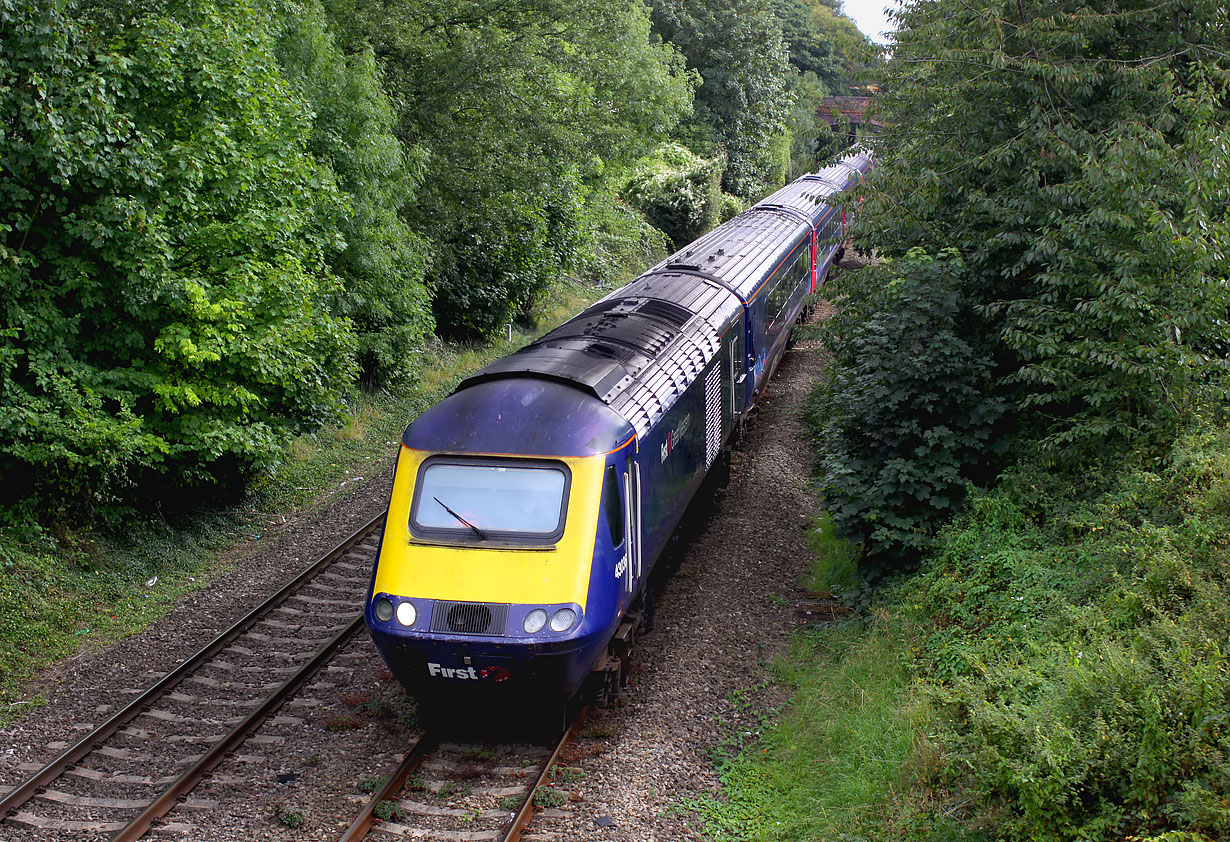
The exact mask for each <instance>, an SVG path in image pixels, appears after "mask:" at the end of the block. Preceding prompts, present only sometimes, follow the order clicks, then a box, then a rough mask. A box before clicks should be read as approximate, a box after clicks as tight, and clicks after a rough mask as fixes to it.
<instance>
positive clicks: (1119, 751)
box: [707, 422, 1230, 842]
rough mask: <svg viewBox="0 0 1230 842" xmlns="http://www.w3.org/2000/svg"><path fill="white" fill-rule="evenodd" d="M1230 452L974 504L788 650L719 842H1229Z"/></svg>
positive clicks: (1012, 490)
mask: <svg viewBox="0 0 1230 842" xmlns="http://www.w3.org/2000/svg"><path fill="white" fill-rule="evenodd" d="M1228 454H1230V431H1227V429H1226V428H1225V427H1224V426H1222V425H1220V424H1218V423H1215V422H1207V423H1202V424H1200V425H1198V426H1197V427H1196V428H1195V429H1193V430H1191V431H1190V432H1188V433H1187V434H1186V435H1184V436H1183V437H1182V438H1181V439H1180V440H1179V441H1178V443H1177V444H1176V445H1175V447H1174V449H1173V450H1172V452H1171V453H1170V454H1168V456H1167V458H1166V459H1164V460H1162V461H1161V462H1148V463H1144V462H1140V461H1138V462H1137V464H1135V465H1131V466H1127V467H1123V468H1119V469H1107V470H1105V471H1104V472H1099V473H1095V474H1081V475H1077V476H1073V475H1063V474H1057V473H1056V472H1055V471H1054V470H1053V469H1050V468H1048V467H1047V466H1043V465H1039V464H1036V463H1031V464H1026V465H1023V466H1021V467H1020V468H1018V469H1016V470H1014V471H1012V472H1011V473H1010V474H1009V475H1007V476H1006V477H1004V478H1003V480H1002V481H1001V482H1000V483H998V484H997V485H996V486H995V487H994V488H993V489H992V490H991V491H989V492H986V493H980V494H976V495H975V496H974V497H973V498H971V500H970V501H969V504H968V507H967V510H966V512H965V513H964V514H963V515H962V516H961V517H960V518H958V519H957V520H956V521H955V522H954V523H952V524H951V525H949V526H948V527H946V528H945V529H943V530H941V531H940V533H939V535H938V537H937V538H936V542H935V547H934V550H933V552H932V553H931V555H930V556H929V557H928V560H927V561H926V562H925V563H924V564H923V566H922V568H921V569H920V571H919V572H918V574H917V575H916V576H914V577H912V578H909V579H907V580H903V581H899V582H897V583H895V584H893V585H892V586H890V587H887V588H885V589H884V591H883V592H882V593H881V594H880V595H879V596H878V597H877V598H876V599H875V600H874V602H873V603H871V605H870V606H869V608H868V609H867V610H866V612H864V614H863V617H862V618H861V619H859V620H855V621H851V622H849V623H846V624H843V625H841V626H838V627H834V628H823V629H814V630H810V631H808V632H806V633H804V634H802V635H800V637H799V640H798V642H797V643H796V646H795V650H794V651H793V653H792V655H791V656H790V657H789V658H787V659H785V660H783V661H782V662H781V663H779V664H778V665H777V667H776V669H777V675H778V677H779V679H780V680H782V681H784V682H786V683H788V684H789V685H790V686H791V687H793V688H794V697H793V701H792V703H791V704H790V706H789V707H788V708H787V709H786V710H785V711H783V713H782V715H781V717H780V721H779V723H778V724H777V725H776V726H775V727H774V728H773V729H772V730H771V731H769V732H768V734H767V736H766V737H765V739H764V742H763V744H762V745H758V746H757V747H756V748H755V749H754V750H751V751H746V752H744V753H743V754H742V755H740V756H739V758H738V759H737V760H735V761H733V762H731V763H729V764H728V765H727V766H726V767H725V768H724V770H723V776H724V780H725V782H726V784H727V790H728V794H729V802H725V803H723V802H713V803H712V804H710V805H708V808H707V815H708V817H709V818H710V820H711V825H710V826H711V829H712V830H713V832H714V835H715V836H716V837H718V838H739V839H744V838H747V839H775V840H802V839H849V840H853V839H866V840H883V839H890V838H905V839H918V840H924V839H926V840H930V839H944V840H988V842H989V840H1075V839H1090V840H1122V839H1133V840H1141V842H1144V841H1145V840H1158V842H1160V840H1168V842H1177V840H1183V842H1211V841H1212V840H1215V839H1223V838H1226V836H1227V835H1228V834H1230V775H1228V774H1227V771H1226V770H1227V768H1228V766H1227V761H1228V760H1230V720H1228V717H1227V711H1228V710H1230V681H1228V678H1230V645H1228V644H1230V455H1228ZM827 561H828V559H826V558H824V557H822V558H820V559H819V562H818V563H819V565H820V566H821V568H822V571H821V572H822V575H828V576H836V577H837V578H840V576H841V573H842V571H841V567H842V565H843V564H845V563H846V562H844V561H841V560H840V559H839V563H838V565H837V569H836V570H832V569H829V570H826V569H824V568H825V566H826V563H827Z"/></svg>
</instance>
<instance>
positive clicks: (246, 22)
mask: <svg viewBox="0 0 1230 842" xmlns="http://www.w3.org/2000/svg"><path fill="white" fill-rule="evenodd" d="M715 8H716V7H715ZM719 11H720V13H718V14H715V15H712V16H710V15H708V14H706V13H704V11H703V10H702V9H700V7H690V6H689V7H686V8H685V7H684V6H671V5H669V4H665V0H664V2H663V3H651V4H647V3H644V2H642V0H612V2H604V3H601V4H597V5H595V4H593V3H590V2H581V0H511V2H510V0H410V2H403V1H402V0H398V2H391V0H273V2H253V1H252V0H107V1H106V2H100V0H29V1H28V2H27V1H26V0H0V47H2V48H0V113H2V114H3V115H4V117H3V119H2V121H0V474H2V475H3V476H4V477H5V482H4V484H3V487H2V488H0V564H2V567H0V686H2V687H3V690H2V691H0V692H3V693H4V694H6V698H8V697H9V694H11V693H13V692H14V691H15V688H16V687H17V685H18V683H19V682H20V681H21V680H22V679H23V678H24V677H27V676H29V675H30V672H31V670H32V669H34V668H35V667H37V666H40V665H44V664H47V663H49V662H50V661H51V660H53V659H54V658H56V657H59V656H62V655H65V654H68V653H70V652H72V651H73V650H74V648H75V646H76V645H77V644H78V643H82V642H85V643H97V642H99V641H106V640H110V639H114V638H115V637H116V636H119V635H122V634H125V633H128V632H129V631H131V630H133V629H135V628H137V627H139V626H140V625H141V624H142V623H144V622H146V621H147V620H148V619H150V618H152V617H154V616H156V615H157V613H158V612H159V611H161V610H162V609H163V608H164V607H165V606H166V605H167V604H169V602H170V601H171V600H172V599H173V598H174V595H175V594H177V593H181V592H182V591H183V589H185V588H188V589H190V588H191V587H194V586H197V585H198V584H203V582H204V579H202V581H201V583H197V582H195V581H193V580H194V579H195V578H199V577H200V576H203V575H205V574H207V573H208V571H211V570H218V569H221V567H223V566H225V562H220V561H218V559H217V556H218V554H219V553H223V554H224V555H226V557H230V555H229V551H227V550H226V547H227V546H228V545H229V544H230V543H232V542H233V541H234V540H235V530H237V529H238V530H240V532H241V533H242V534H245V535H246V534H249V533H251V534H253V535H254V534H258V533H259V532H261V531H263V530H261V529H260V528H259V525H260V518H259V517H257V516H256V515H254V514H252V512H253V511H267V512H268V511H274V512H276V511H278V507H279V506H283V505H292V504H293V505H301V504H303V503H304V501H305V500H310V499H313V498H314V497H315V496H316V495H317V494H318V493H320V492H321V490H322V487H323V489H324V490H329V489H330V488H331V487H336V485H337V483H338V482H343V481H344V482H349V481H350V477H352V476H357V475H360V474H366V475H371V474H373V473H375V472H374V471H372V470H370V468H371V467H372V465H371V462H372V461H374V460H375V459H377V458H387V454H384V456H383V457H378V456H377V455H376V454H375V453H374V452H373V451H372V450H370V449H369V450H366V451H362V447H363V445H354V446H355V447H359V448H360V450H361V451H362V452H361V453H352V452H351V451H350V450H347V448H348V447H349V445H347V444H345V442H349V441H351V440H352V439H353V440H354V441H357V442H365V441H369V440H373V437H375V439H374V440H375V441H377V442H383V441H385V440H388V441H393V440H395V439H396V435H395V432H389V429H387V428H389V427H390V425H392V426H393V427H398V426H401V425H403V424H404V423H405V422H406V421H408V420H409V419H410V418H412V417H413V416H414V415H415V414H417V412H418V411H420V410H421V409H422V408H423V407H424V406H425V405H426V404H425V403H424V402H428V403H429V402H430V401H431V400H434V399H435V398H438V397H439V396H440V395H441V394H442V391H441V390H442V389H444V388H445V386H444V385H443V384H444V383H446V382H447V381H448V378H447V377H444V376H442V375H441V373H440V370H439V368H438V364H439V363H440V360H441V357H444V358H446V359H447V358H451V357H457V356H458V355H457V354H454V353H453V352H452V351H450V350H449V349H453V348H464V347H468V346H469V345H470V344H471V343H477V344H476V345H475V346H474V347H477V348H485V349H488V350H486V351H483V352H481V353H480V354H479V357H481V359H488V358H489V357H490V355H491V354H494V353H496V352H497V351H508V350H510V346H509V345H508V344H507V341H506V340H504V339H503V337H504V336H506V331H507V332H508V334H513V335H515V336H516V337H518V338H528V337H529V336H530V334H529V333H528V331H531V328H530V327H527V326H529V325H534V324H536V323H538V322H539V321H541V318H540V316H539V314H540V312H541V310H542V309H543V307H544V302H545V301H548V300H551V299H553V297H554V296H555V295H556V293H554V292H553V290H556V289H558V288H560V285H561V284H565V285H567V284H573V283H580V284H582V285H583V286H582V287H581V289H583V290H587V291H588V293H586V294H587V295H591V296H592V295H596V294H598V293H599V292H600V291H602V290H608V289H610V288H612V287H613V286H614V285H616V284H618V283H620V282H623V281H626V280H628V279H630V277H631V276H633V275H634V274H636V273H637V272H639V271H641V270H642V269H644V268H645V267H646V266H647V265H648V264H650V263H651V262H652V261H653V260H655V259H657V258H658V257H660V256H661V255H662V254H663V253H664V251H665V249H666V248H667V247H668V244H669V242H670V240H669V239H668V237H691V236H695V235H696V234H699V233H700V232H701V231H703V230H704V229H705V228H706V227H708V226H711V225H712V224H714V223H715V222H716V221H718V220H720V219H722V218H725V217H726V216H728V215H731V214H733V213H735V212H737V210H738V209H739V208H740V207H742V203H743V202H744V201H746V200H748V199H752V198H758V193H759V192H763V191H765V190H768V189H772V188H773V187H776V186H777V184H779V183H780V181H781V179H782V178H784V177H785V176H786V175H787V174H788V172H789V171H790V170H791V168H797V169H799V170H803V169H814V168H815V167H816V166H817V165H818V163H819V162H820V161H821V159H822V158H823V157H824V156H826V155H827V154H828V153H829V151H830V149H829V148H830V147H831V145H832V144H831V140H832V138H831V135H829V134H828V133H827V132H826V131H825V130H823V129H822V128H820V127H819V126H820V122H819V119H818V117H817V115H816V109H815V108H814V107H811V106H814V105H815V104H816V103H817V102H818V101H819V98H820V97H822V96H824V95H826V94H829V93H845V92H846V89H847V88H848V87H849V85H850V83H851V81H852V79H853V76H854V74H855V73H856V72H857V71H858V70H859V69H860V68H861V67H864V66H868V65H871V64H874V63H875V62H876V61H877V59H878V54H877V52H876V51H875V50H874V49H872V48H871V46H870V45H869V44H868V42H867V41H866V39H865V38H863V37H862V36H861V35H859V34H858V32H857V30H856V29H855V28H854V25H853V23H852V22H851V21H850V20H849V19H848V18H846V17H845V16H844V15H842V14H841V13H840V11H839V4H838V3H836V0H773V2H766V0H724V5H722V8H721V9H720V10H719ZM749 34H751V35H754V36H755V39H752V40H749V39H748V38H747V37H744V36H746V35H749ZM736 36H738V37H736ZM786 43H789V44H790V45H791V50H792V53H793V54H794V56H795V57H790V58H788V57H787V52H786V48H785V47H784V46H783V45H784V44H786ZM765 44H767V45H768V52H763V51H762V46H763V45H765ZM720 68H725V69H727V70H730V71H731V72H730V73H729V74H727V76H726V77H723V78H719V74H718V73H717V70H718V69H720ZM737 68H744V69H743V70H739V71H738V72H735V70H736V69H737ZM703 74H708V76H707V77H706V76H705V75H703ZM725 97H736V98H737V99H738V101H741V102H751V101H753V100H754V101H755V103H756V106H757V108H759V109H762V112H763V115H764V120H760V118H759V117H757V118H756V119H745V118H742V117H740V115H739V112H738V109H737V108H731V107H730V105H729V104H727V105H726V106H724V110H723V109H722V108H718V107H717V106H718V105H719V104H720V102H721V101H722V100H723V98H725ZM702 102H708V103H710V104H711V105H712V106H713V107H698V103H702ZM807 103H811V106H808V105H807ZM760 113H761V112H757V114H760ZM732 162H736V164H737V166H736V167H735V168H733V169H732ZM650 171H652V172H653V176H652V178H649V177H641V175H640V174H644V173H647V172H650ZM733 172H737V173H738V179H737V180H736V181H730V182H729V183H727V184H726V188H727V192H723V190H722V184H723V182H722V178H723V176H724V175H725V174H730V173H733ZM634 182H635V184H636V186H635V187H634V186H632V185H633V184H634ZM730 190H735V191H737V192H739V194H740V196H739V197H736V196H734V195H732V194H731V193H730V192H729V191H730ZM655 226H656V227H655ZM584 297H585V295H579V296H574V300H575V301H577V302H578V303H579V301H580V298H584ZM484 355H485V356H484ZM459 358H464V359H468V360H469V361H470V362H471V363H473V364H475V365H477V364H479V363H480V362H481V359H480V358H478V357H472V356H470V355H461V356H460V357H459ZM458 365H464V364H463V363H458ZM456 373H457V374H460V371H458V372H456ZM375 430H381V431H383V432H374V431H375ZM335 437H340V440H337V441H335V440H334V439H335ZM339 449H340V451H339ZM347 454H349V455H347ZM319 466H324V467H319ZM339 477H341V479H339ZM270 488H282V489H284V490H285V489H286V488H294V489H301V491H300V490H296V492H295V493H294V494H290V495H289V496H288V497H287V496H283V495H281V494H274V495H273V496H272V497H271V496H270V494H271V492H270V491H269V489H270ZM235 512H238V513H240V514H234V513H235ZM253 518H255V520H254V519H253ZM146 583H151V584H146Z"/></svg>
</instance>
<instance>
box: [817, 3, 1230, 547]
mask: <svg viewBox="0 0 1230 842" xmlns="http://www.w3.org/2000/svg"><path fill="white" fill-rule="evenodd" d="M1176 20H1178V21H1181V22H1182V23H1183V25H1182V26H1180V27H1179V28H1177V29H1176V27H1175V21H1176ZM900 24H901V26H900V29H899V31H898V34H897V43H896V45H895V46H894V50H893V59H892V61H891V62H890V65H889V68H888V74H887V86H888V92H887V93H886V94H885V95H884V97H883V100H882V104H881V106H880V113H881V116H882V117H883V118H884V119H885V121H886V124H887V127H888V130H887V132H886V135H885V136H884V138H882V139H881V140H880V141H878V148H879V149H880V155H879V159H878V162H877V169H876V171H875V172H874V173H873V177H872V180H871V187H870V189H869V191H868V197H867V201H866V204H865V205H863V206H862V207H861V208H860V211H861V219H862V222H861V232H862V233H861V235H860V236H861V237H862V238H863V242H864V243H866V244H868V245H872V244H874V245H876V246H877V247H878V248H879V249H880V250H881V252H882V253H883V254H885V255H887V256H893V255H901V254H905V253H906V252H908V251H909V250H910V249H912V248H916V247H919V248H924V249H926V250H928V251H931V252H933V253H934V252H936V251H938V250H940V249H953V250H955V252H956V253H958V254H959V255H960V256H961V259H962V261H963V263H964V265H965V271H964V273H963V275H962V280H961V283H960V284H959V286H958V287H957V288H956V290H955V292H956V294H957V295H958V296H959V298H960V300H961V306H962V308H963V311H964V315H963V317H962V319H961V325H960V336H961V340H962V341H963V342H964V343H966V344H967V345H968V346H969V348H970V349H971V351H972V353H973V354H974V355H976V356H977V357H979V358H984V357H985V358H987V359H988V360H990V362H991V366H990V369H989V373H990V377H988V378H986V380H985V381H984V385H983V387H982V388H983V389H984V393H985V395H986V396H987V397H988V398H991V397H994V398H1003V399H1004V400H1005V401H1006V408H1007V410H1008V419H1009V420H1010V422H1011V424H1012V425H1013V427H1014V428H1015V429H1016V430H1017V431H1018V432H1017V439H1016V440H1017V442H1018V444H1019V448H1020V452H1029V451H1031V450H1033V449H1034V448H1037V447H1040V448H1042V449H1043V450H1044V451H1046V452H1047V453H1049V454H1050V455H1051V458H1053V459H1056V460H1080V459H1105V458H1109V459H1114V458H1116V457H1115V455H1114V454H1116V453H1118V452H1119V451H1120V450H1122V449H1145V450H1150V449H1152V450H1153V451H1154V452H1162V451H1164V450H1165V449H1166V448H1167V447H1168V446H1169V444H1170V442H1171V441H1172V439H1173V436H1174V435H1175V433H1176V431H1177V430H1178V429H1180V428H1181V426H1182V425H1183V424H1184V423H1185V422H1186V421H1190V420H1191V419H1193V418H1194V417H1195V414H1196V413H1197V412H1198V407H1200V406H1201V405H1202V402H1204V401H1208V400H1213V401H1220V400H1222V399H1223V396H1224V393H1225V382H1226V381H1225V371H1226V364H1225V360H1224V351H1225V349H1226V348H1227V347H1230V344H1228V340H1230V336H1227V333H1226V331H1227V326H1228V322H1227V319H1226V313H1227V312H1228V311H1230V298H1228V297H1227V296H1228V295H1230V289H1228V288H1227V287H1226V285H1225V283H1224V279H1225V278H1226V277H1227V276H1228V275H1230V254H1228V252H1227V250H1226V248H1225V243H1226V242H1227V241H1228V240H1230V227H1228V225H1227V221H1228V220H1227V215H1226V209H1227V206H1228V203H1230V168H1228V167H1227V166H1226V164H1227V158H1228V156H1230V152H1227V149H1230V144H1228V141H1230V136H1228V129H1227V125H1228V123H1227V116H1228V112H1227V105H1228V104H1227V101H1226V96H1225V90H1226V87H1225V86H1226V81H1227V78H1228V77H1227V72H1228V71H1230V64H1228V63H1227V61H1226V59H1225V56H1224V53H1223V52H1222V51H1221V48H1220V47H1219V46H1218V45H1220V44H1222V43H1224V42H1225V39H1226V37H1227V34H1228V29H1230V24H1228V23H1227V16H1226V13H1225V11H1224V9H1219V8H1217V6H1216V4H1215V3H1212V2H1209V3H1205V4H1197V5H1196V6H1191V5H1190V4H1168V3H1163V4H1161V5H1157V4H1145V3H1129V4H1126V5H1119V6H1116V7H1115V8H1114V9H1110V10H1106V9H1102V8H1100V7H1098V8H1097V9H1095V8H1094V7H1090V6H1087V5H1085V4H1083V3H1080V2H1071V3H1061V4H1054V3H1045V4H1030V3H1028V2H1024V3H1017V2H1012V3H1008V2H1003V3H999V2H996V3H989V4H985V5H982V6H977V7H974V6H969V5H966V4H960V3H955V2H954V3H950V2H948V0H935V2H925V3H916V4H913V5H910V6H908V7H907V8H906V9H905V10H904V11H903V12H902V13H901V15H900ZM935 282H936V281H935V280H934V279H931V280H925V281H923V283H935ZM946 285H947V284H946V282H945V286H946ZM875 286H876V283H875V282H872V283H871V284H870V285H869V286H868V287H867V288H865V289H858V288H854V289H851V290H850V291H849V293H850V296H851V302H853V303H854V306H853V307H852V308H851V309H852V312H857V311H858V310H859V308H860V307H862V306H865V305H864V304H863V303H860V302H875V301H876V300H877V299H878V298H879V297H881V296H882V294H883V293H882V291H880V290H878V289H876V288H875ZM886 318H889V319H891V318H893V317H892V316H887V317H886ZM890 332H891V331H890ZM934 341H935V342H937V343H944V342H948V341H950V337H948V336H945V335H942V334H937V335H936V336H935V337H934ZM938 374H940V373H938V372H937V375H938ZM838 376H839V377H840V376H843V375H841V374H840V373H839V374H838ZM851 376H857V375H851ZM851 388H857V386H856V385H855V384H851ZM917 388H918V391H917V393H916V394H915V395H913V396H908V395H907V396H903V399H902V400H903V403H904V404H905V405H907V406H910V405H914V404H916V403H918V402H920V401H925V400H927V399H928V391H929V389H930V388H932V387H931V386H928V385H925V384H921V385H919V386H918V387H917ZM897 456H898V457H899V458H900V459H901V460H903V462H902V464H903V465H906V466H909V465H911V464H913V463H917V467H918V469H919V470H921V471H922V472H923V473H926V472H927V469H926V467H925V463H926V461H927V460H928V459H929V458H930V451H923V452H921V453H920V452H916V451H915V450H913V449H912V448H909V447H903V448H901V449H900V450H899V451H898V453H897ZM864 458H865V453H863V452H862V451H859V450H858V449H857V448H856V449H855V450H854V451H852V452H851V453H849V454H848V455H847V456H846V457H844V460H843V462H844V464H851V461H850V460H854V461H856V462H857V461H858V460H863V459H864ZM962 458H963V459H969V460H978V459H979V455H978V453H977V452H976V451H967V452H966V454H965V455H964V456H962ZM903 470H907V472H909V470H908V469H907V468H903ZM959 473H960V474H962V475H965V476H969V471H968V470H966V469H962V470H961V471H960V472H959ZM872 483H873V480H872V476H871V474H869V473H868V472H867V471H863V472H862V476H861V479H860V480H859V482H858V483H856V487H859V488H866V487H868V486H870V485H872ZM826 484H827V485H828V487H829V489H830V491H831V492H832V498H831V504H832V505H834V506H835V507H836V508H838V509H841V508H842V507H844V506H846V505H847V503H848V502H851V501H848V500H847V499H846V498H845V497H844V496H843V492H842V491H841V490H840V488H839V487H838V484H837V483H835V482H832V481H826ZM938 499H939V501H940V502H945V503H946V502H947V498H946V497H941V498H938ZM879 503H880V504H881V505H883V506H886V507H888V508H890V509H891V508H895V507H896V505H897V504H896V503H894V502H893V500H892V498H891V495H885V496H882V497H880V500H879ZM933 515H934V516H935V517H943V516H944V515H945V511H944V510H940V509H937V510H936V511H934V512H933ZM848 534H851V535H855V536H858V534H859V533H858V531H857V530H854V531H851V532H849V533H848ZM881 549H891V547H888V548H886V547H881ZM915 558H916V556H915V555H913V554H911V553H905V554H904V555H903V556H902V558H901V562H902V563H905V562H908V561H912V560H914V559H915Z"/></svg>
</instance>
